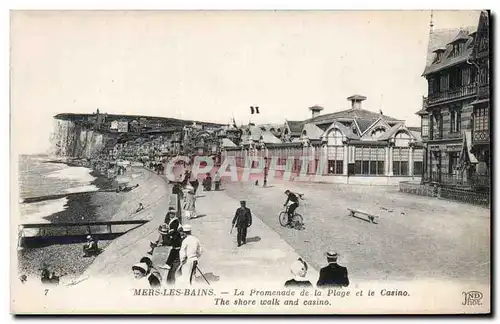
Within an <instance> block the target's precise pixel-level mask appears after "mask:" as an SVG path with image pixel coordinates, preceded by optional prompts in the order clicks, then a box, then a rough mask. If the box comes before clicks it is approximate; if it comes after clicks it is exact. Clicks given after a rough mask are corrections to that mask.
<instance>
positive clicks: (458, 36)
mask: <svg viewBox="0 0 500 324" xmlns="http://www.w3.org/2000/svg"><path fill="white" fill-rule="evenodd" d="M476 29H477V26H470V27H465V28H462V29H459V30H458V31H456V33H455V34H454V35H453V38H452V39H451V40H450V41H448V43H445V44H439V46H438V47H443V46H446V45H447V46H446V50H445V51H444V53H443V54H442V59H441V60H440V61H439V62H436V63H433V61H434V56H435V55H434V53H431V55H430V58H429V54H428V56H427V60H430V64H429V65H428V66H426V67H425V70H424V73H423V75H427V74H429V73H433V72H436V71H439V70H441V69H444V68H446V67H449V66H452V65H455V64H458V63H461V62H464V61H466V60H467V58H468V57H469V56H470V55H471V54H472V50H473V48H472V46H471V45H472V43H473V41H474V39H473V38H472V37H470V34H471V33H472V32H474V31H476ZM433 34H434V33H432V34H431V35H433ZM465 39H466V44H465V48H464V50H463V51H462V52H461V53H460V54H459V55H456V56H451V54H452V51H453V46H451V45H450V43H452V42H455V41H457V40H465Z"/></svg>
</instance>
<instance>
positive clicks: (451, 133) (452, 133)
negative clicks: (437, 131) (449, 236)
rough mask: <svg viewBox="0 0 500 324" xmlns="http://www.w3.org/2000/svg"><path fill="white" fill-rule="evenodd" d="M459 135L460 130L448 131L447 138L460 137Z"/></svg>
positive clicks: (460, 134)
mask: <svg viewBox="0 0 500 324" xmlns="http://www.w3.org/2000/svg"><path fill="white" fill-rule="evenodd" d="M460 137H462V133H461V132H448V137H447V138H460Z"/></svg>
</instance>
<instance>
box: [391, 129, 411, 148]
mask: <svg viewBox="0 0 500 324" xmlns="http://www.w3.org/2000/svg"><path fill="white" fill-rule="evenodd" d="M410 139H411V137H410V135H409V134H408V133H407V132H399V133H397V134H396V136H394V142H395V143H394V146H396V147H408V146H410Z"/></svg>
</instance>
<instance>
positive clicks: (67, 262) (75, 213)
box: [17, 167, 169, 283]
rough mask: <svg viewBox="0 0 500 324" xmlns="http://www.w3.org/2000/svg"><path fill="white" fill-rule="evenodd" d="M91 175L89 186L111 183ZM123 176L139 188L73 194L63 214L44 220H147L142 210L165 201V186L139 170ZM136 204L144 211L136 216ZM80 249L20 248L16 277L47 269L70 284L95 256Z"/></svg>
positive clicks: (72, 246)
mask: <svg viewBox="0 0 500 324" xmlns="http://www.w3.org/2000/svg"><path fill="white" fill-rule="evenodd" d="M91 175H93V176H96V177H97V178H96V180H95V181H94V182H93V183H92V185H95V186H96V187H98V188H99V189H100V190H103V189H109V188H111V187H112V183H111V182H110V181H109V180H108V179H106V178H105V177H102V176H100V175H99V174H98V173H97V172H95V171H94V172H92V173H91ZM126 175H127V176H129V177H130V178H131V179H132V181H131V182H130V183H129V184H128V185H129V186H136V185H139V186H138V187H137V188H135V189H133V190H131V191H129V192H120V193H116V192H114V191H111V192H109V191H108V192H99V191H97V192H91V193H82V194H78V195H72V196H70V197H68V202H67V204H66V206H67V208H66V209H65V210H64V211H61V212H57V213H55V214H52V215H50V216H48V217H46V218H45V219H46V220H48V221H50V222H51V223H59V222H79V221H82V222H88V221H105V220H122V219H130V218H136V219H147V213H144V211H146V210H147V209H148V208H152V207H151V206H152V205H153V204H154V203H155V202H156V201H158V200H160V199H167V198H168V196H167V194H168V192H169V191H168V184H167V183H166V181H165V180H164V179H162V178H161V177H160V176H157V175H156V174H154V173H153V172H151V171H149V170H146V169H143V168H140V167H134V168H132V169H131V170H129V171H127V173H126ZM139 203H142V204H143V205H144V207H145V209H144V211H143V212H141V213H138V214H135V210H136V209H137V206H138V205H139ZM143 217H144V218H143ZM110 242H111V241H99V247H100V248H104V249H105V248H106V246H107V245H108V244H109V243H110ZM82 247H83V243H74V244H60V245H57V244H56V245H49V246H46V247H40V248H31V249H22V250H20V251H18V253H17V256H18V261H19V275H22V274H26V275H28V276H35V277H37V276H39V273H40V269H41V268H42V267H44V266H47V267H48V268H49V270H50V271H54V272H55V273H56V275H63V277H62V278H61V282H63V283H65V282H69V281H71V280H73V279H74V278H76V277H78V276H79V275H80V274H81V273H83V272H84V271H85V269H86V268H87V267H88V266H89V265H90V264H91V263H92V262H93V261H94V259H95V257H89V258H84V257H83V256H82Z"/></svg>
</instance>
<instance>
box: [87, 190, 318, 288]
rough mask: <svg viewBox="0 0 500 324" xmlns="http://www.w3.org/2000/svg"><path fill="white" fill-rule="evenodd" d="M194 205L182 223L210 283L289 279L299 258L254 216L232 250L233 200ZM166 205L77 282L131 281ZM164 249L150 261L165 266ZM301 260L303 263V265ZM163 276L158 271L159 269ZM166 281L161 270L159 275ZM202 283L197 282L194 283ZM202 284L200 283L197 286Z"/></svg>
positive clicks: (212, 196) (210, 198)
mask: <svg viewBox="0 0 500 324" xmlns="http://www.w3.org/2000/svg"><path fill="white" fill-rule="evenodd" d="M198 196H199V198H198V200H197V202H196V205H197V206H196V207H197V211H198V214H199V215H200V216H199V217H198V218H196V219H192V220H189V221H187V220H184V221H183V222H184V224H187V223H189V224H190V225H191V226H192V230H193V234H194V235H195V236H197V237H198V238H199V239H200V241H201V243H202V246H203V249H204V253H203V255H202V257H201V258H200V263H199V267H200V269H201V270H202V271H203V272H204V273H205V275H206V277H207V279H208V280H209V281H211V283H212V284H223V285H225V284H228V283H229V284H231V285H232V286H234V285H235V284H238V283H241V284H242V286H244V285H246V284H248V283H252V282H255V281H260V282H269V283H270V284H272V285H276V286H280V287H281V286H282V285H283V283H284V282H285V281H286V280H288V279H290V278H291V273H290V265H291V264H292V262H294V261H296V260H297V259H298V258H299V255H298V254H297V253H296V252H295V250H294V249H293V248H291V247H290V245H288V244H287V243H286V242H285V241H284V240H283V239H281V238H280V236H279V235H278V234H276V233H275V232H274V231H273V230H272V229H271V228H270V227H269V226H267V225H266V224H264V223H263V222H262V221H261V220H260V218H259V215H255V214H254V215H253V223H252V226H251V227H250V229H249V231H248V235H247V244H246V245H243V246H242V247H237V244H236V229H234V230H233V233H232V235H230V234H229V231H230V229H231V221H232V218H233V216H234V212H235V211H236V208H237V207H239V200H235V199H232V198H230V197H228V196H227V194H226V193H225V192H224V191H217V192H214V191H211V192H200V193H199V194H198ZM169 203H170V199H168V198H166V199H165V200H164V201H162V202H159V203H158V204H157V205H156V206H155V209H154V210H153V209H151V210H150V211H149V213H150V214H149V215H150V217H151V219H152V220H151V221H150V222H149V223H147V224H145V225H143V226H141V227H139V228H137V229H135V230H133V231H131V232H129V233H127V234H125V235H123V236H121V237H119V238H117V239H115V240H114V241H113V242H112V243H111V244H109V245H108V246H107V247H106V249H105V251H104V252H103V253H102V254H101V255H100V256H99V257H98V258H97V259H96V260H95V261H94V263H93V264H92V265H91V266H90V267H89V268H88V269H87V271H86V272H85V273H84V275H83V276H82V278H81V279H83V280H84V281H90V280H92V278H94V277H96V278H99V279H100V280H102V279H103V278H109V279H114V278H125V279H128V278H130V280H133V278H132V272H131V267H132V265H134V264H135V263H137V262H138V261H139V260H140V258H141V257H143V256H146V252H147V251H148V250H149V242H150V241H154V240H156V239H157V237H158V231H157V229H158V226H159V225H160V224H161V223H162V222H163V218H164V216H165V212H166V210H167V208H168V205H169ZM167 253H168V250H167V249H166V248H158V249H156V250H155V253H154V255H153V262H154V263H155V264H156V265H160V264H162V263H163V262H165V260H166V257H167ZM306 261H307V260H306ZM162 271H163V270H162ZM163 275H164V277H165V278H166V271H165V272H164V273H163ZM317 278H318V273H317V271H316V270H315V269H313V267H311V266H310V267H309V271H308V279H309V280H310V281H311V282H313V283H315V282H316V281H317ZM197 280H198V281H200V282H201V283H203V279H202V278H201V277H200V278H198V279H197ZM203 284H204V283H203Z"/></svg>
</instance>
